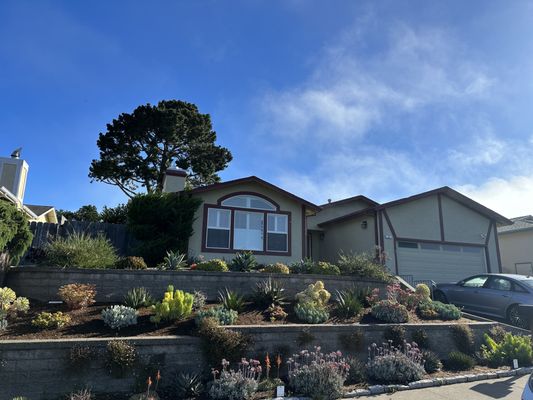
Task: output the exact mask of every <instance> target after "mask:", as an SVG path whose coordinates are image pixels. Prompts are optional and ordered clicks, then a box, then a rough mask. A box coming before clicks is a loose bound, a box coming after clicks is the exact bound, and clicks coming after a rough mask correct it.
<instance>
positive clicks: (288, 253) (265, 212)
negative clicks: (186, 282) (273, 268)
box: [202, 192, 292, 257]
mask: <svg viewBox="0 0 533 400" xmlns="http://www.w3.org/2000/svg"><path fill="white" fill-rule="evenodd" d="M244 193H246V194H249V195H253V196H257V193H252V192H238V194H244ZM236 194H237V193H232V194H231V195H229V196H224V198H228V197H233V196H234V195H236ZM259 197H263V198H265V199H266V200H268V201H270V202H272V204H276V203H275V202H273V201H272V200H270V199H268V198H267V197H265V196H259ZM224 198H221V199H219V200H218V203H219V204H220V202H221V201H222V200H224ZM219 204H204V210H203V211H204V216H203V221H202V252H205V253H238V252H239V251H246V250H243V249H234V248H233V235H234V231H235V227H234V213H235V211H246V212H256V213H263V215H264V216H263V218H264V227H263V249H264V250H263V251H255V250H253V251H252V252H253V253H254V254H257V255H268V256H282V257H290V256H291V252H292V242H291V238H292V234H291V232H292V223H291V219H292V214H291V212H289V211H280V210H279V208H278V210H277V211H272V210H257V209H255V208H241V207H226V206H221V205H219ZM277 207H279V206H277ZM209 208H216V209H221V210H230V211H231V214H230V230H229V232H230V237H229V245H230V248H229V249H217V248H210V247H207V245H206V244H207V212H208V211H207V210H208V209H209ZM268 214H283V215H287V242H288V243H287V251H267V250H266V249H267V235H268V233H267V230H268V217H267V215H268Z"/></svg>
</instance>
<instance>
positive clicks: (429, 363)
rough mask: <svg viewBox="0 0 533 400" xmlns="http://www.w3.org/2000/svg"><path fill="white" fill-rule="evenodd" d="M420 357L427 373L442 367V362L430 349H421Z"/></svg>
mask: <svg viewBox="0 0 533 400" xmlns="http://www.w3.org/2000/svg"><path fill="white" fill-rule="evenodd" d="M422 357H423V358H424V369H425V370H426V372H427V373H428V374H432V373H434V372H437V371H439V370H440V369H441V368H442V363H441V362H440V359H439V357H438V356H437V355H436V354H435V353H433V352H431V351H423V352H422Z"/></svg>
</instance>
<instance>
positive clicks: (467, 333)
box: [452, 325, 475, 355]
mask: <svg viewBox="0 0 533 400" xmlns="http://www.w3.org/2000/svg"><path fill="white" fill-rule="evenodd" d="M452 337H453V341H454V343H455V346H457V349H458V350H459V351H460V352H462V353H465V354H470V355H472V354H474V351H475V349H474V332H473V331H472V328H470V327H469V326H468V325H454V326H452Z"/></svg>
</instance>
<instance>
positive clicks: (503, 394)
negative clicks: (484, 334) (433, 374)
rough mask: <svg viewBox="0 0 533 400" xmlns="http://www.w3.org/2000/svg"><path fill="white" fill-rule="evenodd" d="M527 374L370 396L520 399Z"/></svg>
mask: <svg viewBox="0 0 533 400" xmlns="http://www.w3.org/2000/svg"><path fill="white" fill-rule="evenodd" d="M528 379H529V375H524V376H512V377H509V378H500V379H491V380H486V381H477V382H468V383H458V384H455V385H448V386H441V387H434V388H426V389H416V390H405V391H403V392H397V393H393V394H381V395H379V396H372V397H369V399H372V400H388V399H390V400H429V399H431V400H433V399H435V400H478V399H486V400H488V399H506V400H507V399H509V400H520V395H521V394H522V390H523V389H524V386H525V385H527V380H528Z"/></svg>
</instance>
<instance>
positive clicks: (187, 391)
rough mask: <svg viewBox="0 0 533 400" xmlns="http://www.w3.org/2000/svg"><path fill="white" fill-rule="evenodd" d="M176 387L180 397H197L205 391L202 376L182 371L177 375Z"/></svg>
mask: <svg viewBox="0 0 533 400" xmlns="http://www.w3.org/2000/svg"><path fill="white" fill-rule="evenodd" d="M175 388H176V394H177V395H178V399H192V398H196V397H198V396H200V395H201V394H202V393H203V391H204V385H203V384H202V377H201V376H200V375H198V374H189V373H180V374H178V375H177V376H176V383H175Z"/></svg>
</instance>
